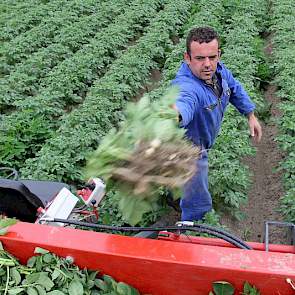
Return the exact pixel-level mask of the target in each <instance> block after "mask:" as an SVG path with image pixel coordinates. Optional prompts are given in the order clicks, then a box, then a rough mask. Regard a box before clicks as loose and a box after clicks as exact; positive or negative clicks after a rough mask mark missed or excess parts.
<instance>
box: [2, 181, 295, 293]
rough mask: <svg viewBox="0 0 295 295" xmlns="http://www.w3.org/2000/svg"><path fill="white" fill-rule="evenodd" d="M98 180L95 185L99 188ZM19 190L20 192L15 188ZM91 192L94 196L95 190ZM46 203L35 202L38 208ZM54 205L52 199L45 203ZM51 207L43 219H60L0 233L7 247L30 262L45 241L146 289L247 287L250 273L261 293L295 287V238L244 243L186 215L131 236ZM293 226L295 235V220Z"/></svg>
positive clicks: (174, 290) (194, 290)
mask: <svg viewBox="0 0 295 295" xmlns="http://www.w3.org/2000/svg"><path fill="white" fill-rule="evenodd" d="M39 184H40V183H39ZM92 184H93V183H92ZM95 185H96V184H95ZM95 185H94V187H92V188H90V189H91V190H92V189H93V191H94V190H95ZM0 186H1V183H0ZM8 191H9V188H7V186H6V189H5V190H2V192H1V190H0V194H1V197H3V196H4V197H5V196H6V197H7V194H8ZM3 192H5V193H4V194H3ZM35 192H36V190H35ZM13 193H14V195H16V194H17V193H16V190H14V192H13ZM5 194H6V195H5ZM57 195H58V193H57ZM19 197H20V196H19ZM86 199H87V200H89V195H88V197H86ZM35 201H36V200H35ZM24 203H25V202H24ZM41 203H42V202H41ZM49 203H50V202H49ZM90 203H91V202H90ZM90 203H89V204H90ZM93 203H94V202H93ZM51 204H52V203H51ZM39 205H40V204H38V202H37V203H35V204H34V206H35V208H36V207H37V206H39ZM5 206H6V209H7V210H8V209H9V210H11V208H8V207H7V204H4V206H2V205H1V203H0V209H2V211H3V207H5ZM34 206H33V207H34ZM39 207H40V206H39ZM26 208H27V209H28V210H29V209H30V208H29V207H28V206H27V207H26ZM49 208H50V206H48V204H47V206H46V205H45V206H44V208H43V209H44V210H45V211H48V209H49ZM9 210H8V211H9ZM73 211H74V209H73ZM54 212H56V211H54ZM45 213H46V212H44V211H43V213H42V214H43V215H41V216H40V215H39V218H38V220H39V222H40V221H42V223H50V222H53V224H54V225H55V226H52V225H48V224H36V223H35V224H34V223H29V222H19V223H17V224H16V225H14V226H12V227H11V228H10V230H9V233H8V234H7V235H6V236H2V237H0V240H1V242H2V244H3V246H4V248H5V249H6V250H8V251H9V252H10V253H12V254H14V255H15V256H16V257H18V258H19V259H20V260H21V262H23V263H25V262H26V260H27V259H28V258H29V257H30V256H32V255H33V252H34V249H35V247H37V246H38V247H42V248H45V249H48V250H50V251H52V252H54V253H56V254H57V255H60V256H63V257H66V256H71V257H72V258H73V259H74V262H75V263H76V264H77V265H79V266H80V267H87V268H90V269H95V270H100V271H101V272H103V273H106V274H109V275H111V276H112V277H114V278H115V279H116V280H118V281H124V282H126V283H128V284H130V285H132V286H134V287H135V288H137V289H138V290H139V291H140V292H141V293H142V294H154V295H158V294H159V295H162V294H163V295H164V294H165V295H166V294H169V295H173V294H175V295H176V294H177V295H182V294H183V295H198V294H200V295H201V294H202V295H203V294H208V293H209V291H210V290H212V282H215V281H227V282H229V283H231V284H232V285H233V286H235V288H236V293H235V294H241V292H242V290H243V289H242V288H243V284H244V282H246V281H247V282H249V283H250V284H252V285H255V286H256V287H257V288H258V289H259V290H260V293H261V294H262V295H294V294H295V247H294V245H273V244H268V243H265V244H262V243H244V242H241V241H240V240H239V239H238V238H236V237H234V236H232V235H230V234H225V232H223V231H221V230H219V231H215V232H214V231H213V229H212V228H211V227H206V226H205V227H202V226H198V225H195V224H186V223H180V224H178V225H176V226H173V227H167V230H162V231H161V230H160V228H153V229H154V230H155V231H156V232H157V233H158V235H157V238H156V239H148V238H143V237H138V236H137V237H128V236H121V235H114V234H105V233H101V232H93V231H86V230H79V229H75V228H68V227H63V226H56V225H61V224H62V225H64V224H66V223H67V222H69V223H75V221H73V222H71V221H69V220H68V221H67V220H66V219H62V218H60V217H57V218H55V217H52V216H49V217H48V214H47V215H46V214H45ZM44 214H45V215H44ZM70 216H71V214H69V217H70ZM269 225H271V223H267V224H266V226H267V227H268V226H269ZM282 225H283V224H282ZM97 226H98V225H97ZM288 226H290V229H291V230H292V231H293V232H292V235H293V236H292V237H293V238H294V225H288ZM100 227H101V229H104V228H107V227H106V226H100ZM186 229H189V230H192V229H198V230H200V231H201V232H208V231H209V232H210V231H213V232H214V233H215V235H216V236H220V237H223V238H225V239H226V241H225V240H223V239H216V238H203V237H192V236H187V235H185V230H186ZM267 232H268V229H267ZM293 242H294V240H293ZM237 246H238V247H239V246H241V247H242V248H243V249H241V248H238V247H237ZM250 249H251V250H250Z"/></svg>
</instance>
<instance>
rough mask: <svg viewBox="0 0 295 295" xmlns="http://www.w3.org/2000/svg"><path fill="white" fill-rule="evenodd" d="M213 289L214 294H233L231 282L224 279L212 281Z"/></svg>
mask: <svg viewBox="0 0 295 295" xmlns="http://www.w3.org/2000/svg"><path fill="white" fill-rule="evenodd" d="M213 290H214V293H215V294H216V295H233V294H234V292H235V289H234V287H233V286H232V284H230V283H228V282H224V281H218V282H214V283H213Z"/></svg>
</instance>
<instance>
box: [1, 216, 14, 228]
mask: <svg viewBox="0 0 295 295" xmlns="http://www.w3.org/2000/svg"><path fill="white" fill-rule="evenodd" d="M16 223H17V220H16V219H13V218H2V219H0V228H6V227H8V226H11V225H14V224H16Z"/></svg>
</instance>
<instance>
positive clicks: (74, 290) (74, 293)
mask: <svg viewBox="0 0 295 295" xmlns="http://www.w3.org/2000/svg"><path fill="white" fill-rule="evenodd" d="M83 292H84V288H83V285H82V284H81V283H80V282H79V281H78V280H73V281H71V283H70V285H69V294H71V295H83Z"/></svg>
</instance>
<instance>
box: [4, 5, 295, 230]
mask: <svg viewBox="0 0 295 295" xmlns="http://www.w3.org/2000/svg"><path fill="white" fill-rule="evenodd" d="M0 24H1V30H0V43H1V46H0V111H1V117H0V133H1V134H0V163H1V164H0V166H3V167H12V168H16V169H17V170H18V171H20V174H21V177H22V178H25V179H40V180H59V181H63V182H66V183H69V184H72V185H74V186H75V185H77V184H80V183H82V182H83V181H85V179H83V168H84V167H85V163H86V159H87V157H88V156H89V154H90V153H91V152H93V151H94V150H95V149H96V148H97V146H98V145H99V144H100V141H101V140H102V138H103V137H104V136H105V135H106V134H107V133H108V132H109V130H110V129H112V128H113V127H117V126H118V124H119V122H120V121H122V120H124V108H125V106H126V103H127V102H128V101H137V100H138V99H139V98H140V97H141V96H143V95H144V94H145V93H147V92H148V93H149V95H150V97H152V99H153V100H156V99H157V98H158V97H160V96H162V95H163V94H164V92H165V91H166V90H167V88H168V86H169V83H170V81H171V80H172V79H173V78H174V76H175V74H176V72H177V70H178V67H179V65H180V63H181V61H182V59H183V53H184V51H185V38H186V35H187V32H188V31H189V30H190V29H191V28H192V27H196V26H203V25H206V26H211V27H213V28H215V29H216V30H217V31H218V32H219V34H220V36H221V50H222V56H221V59H222V61H223V62H224V63H225V65H226V66H227V67H228V68H229V69H230V70H231V71H232V72H233V73H234V75H235V77H236V78H238V79H239V81H240V82H241V83H242V84H243V86H244V87H245V89H246V90H247V92H248V93H249V95H250V97H251V98H252V99H253V101H254V102H255V103H256V106H257V110H256V113H257V116H258V118H259V119H260V121H262V122H263V126H264V130H270V129H269V128H276V130H277V131H276V133H275V134H274V133H272V135H273V137H272V138H269V140H270V142H271V143H272V144H274V145H275V148H276V149H277V150H276V152H275V153H276V154H278V153H280V154H281V155H282V157H281V158H280V159H279V160H277V161H276V160H275V159H274V157H273V156H269V154H270V153H269V152H267V151H266V152H264V154H265V157H266V158H264V160H262V161H260V162H259V161H256V162H255V161H254V162H255V164H254V165H256V166H257V165H261V164H265V165H266V163H268V162H269V165H271V167H272V168H271V169H270V170H271V171H270V174H269V175H268V176H267V177H268V179H269V185H271V184H272V183H273V182H274V181H273V180H272V176H271V175H272V173H276V172H275V171H278V170H279V171H280V172H279V173H280V176H281V177H280V178H279V180H278V181H279V182H280V183H281V189H280V192H279V195H276V196H275V197H276V199H277V203H276V206H277V207H273V208H270V209H271V210H272V211H277V210H279V212H280V214H281V216H282V219H283V220H285V221H289V222H295V139H294V135H295V84H294V82H295V72H294V70H293V67H294V64H295V40H294V26H295V2H294V1H291V0H272V1H266V0H198V1H192V0H149V1H147V0H130V1H126V0H108V1H98V0H52V1H49V0H27V1H20V0H3V1H1V4H0ZM266 48H269V50H266ZM270 86H273V87H275V90H274V91H273V95H275V96H276V100H275V102H273V101H272V102H269V101H267V100H266V99H265V94H264V93H265V92H266V91H267V89H268V87H270ZM274 107H275V108H276V109H277V110H278V111H277V113H278V115H277V116H274V114H273V112H272V108H274ZM267 134H268V133H267V132H265V133H264V135H265V136H266V137H267ZM265 147H266V148H267V147H268V148H269V147H270V144H265ZM259 148H260V149H261V148H262V147H260V146H259V145H258V146H256V147H255V146H253V144H252V143H251V141H250V139H249V131H248V125H247V119H245V118H244V117H243V116H241V115H240V114H239V113H238V112H237V111H236V110H235V109H234V108H233V107H230V108H229V109H228V111H227V113H226V115H225V118H224V122H223V125H222V132H221V134H220V136H219V137H218V139H217V142H216V144H215V146H214V148H213V149H212V150H211V151H210V153H209V165H210V168H209V182H210V190H211V193H212V197H213V202H214V208H215V210H214V212H212V214H209V215H208V216H207V219H208V222H212V223H214V222H219V216H223V215H230V216H234V217H236V218H238V220H242V219H243V218H247V216H244V217H243V215H247V214H248V213H249V212H248V211H247V213H246V214H245V212H244V213H243V209H241V208H243V206H246V205H245V204H246V203H247V198H248V194H249V191H250V189H251V186H252V185H253V182H255V179H257V178H258V177H260V178H261V179H263V178H265V177H266V175H263V173H264V172H265V169H262V170H260V171H261V172H260V174H259V176H257V175H256V176H255V177H253V171H252V168H253V167H252V166H251V168H249V167H248V166H249V165H248V163H247V162H248V160H249V159H254V157H255V152H256V149H259ZM262 162H263V163H262ZM253 169H255V168H253ZM275 182H276V183H277V179H276V181H275ZM258 187H259V185H258ZM259 189H260V191H262V194H259V195H258V194H257V193H255V192H253V194H254V195H257V202H265V204H266V205H264V203H263V204H262V209H261V210H262V211H263V210H264V209H263V207H264V206H267V203H268V199H269V198H270V197H272V196H271V195H270V194H272V190H267V188H266V187H264V184H263V185H260V187H259ZM263 192H264V194H263ZM159 193H161V192H159ZM119 197H120V196H119V195H118V194H117V193H116V191H109V193H108V195H107V197H106V198H105V201H104V202H103V204H102V208H101V211H102V213H101V216H102V222H104V223H109V224H110V223H113V224H116V225H120V224H124V220H122V218H121V215H120V212H119V211H118V208H117V206H116V203H117V200H118V198H119ZM258 198H259V200H258ZM251 202H252V205H253V203H254V204H256V201H255V198H254V199H253V198H252V199H251ZM166 210H167V208H165V205H163V204H159V207H157V208H155V211H154V212H150V213H149V214H146V216H145V219H144V220H143V221H142V225H146V224H150V223H153V222H155V221H156V220H157V218H158V217H159V216H160V215H162V214H166V212H167V211H166ZM249 214H250V213H249ZM256 214H257V215H261V212H256ZM264 217H265V216H264ZM265 218H269V217H268V216H266V217H265ZM259 230H260V229H259Z"/></svg>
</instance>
